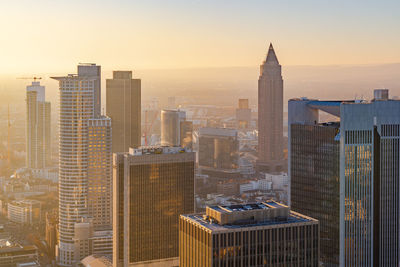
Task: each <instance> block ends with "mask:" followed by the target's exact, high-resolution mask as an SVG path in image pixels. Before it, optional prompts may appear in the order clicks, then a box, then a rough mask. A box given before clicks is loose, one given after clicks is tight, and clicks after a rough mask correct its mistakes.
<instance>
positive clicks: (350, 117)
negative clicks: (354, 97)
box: [340, 90, 400, 266]
mask: <svg viewBox="0 0 400 267" xmlns="http://www.w3.org/2000/svg"><path fill="white" fill-rule="evenodd" d="M374 95H375V99H374V100H372V101H370V102H360V103H353V104H350V103H346V104H342V105H341V109H340V113H341V126H340V138H341V139H340V142H341V149H340V194H341V196H342V197H341V199H340V229H341V231H340V233H341V235H340V266H398V264H399V262H400V258H399V247H400V238H399V236H400V231H399V223H398V222H399V220H400V218H399V214H400V210H399V180H400V179H399V178H400V177H399V151H400V148H399V144H400V115H399V114H400V101H396V100H391V99H389V98H388V91H387V90H376V91H375V94H374Z"/></svg>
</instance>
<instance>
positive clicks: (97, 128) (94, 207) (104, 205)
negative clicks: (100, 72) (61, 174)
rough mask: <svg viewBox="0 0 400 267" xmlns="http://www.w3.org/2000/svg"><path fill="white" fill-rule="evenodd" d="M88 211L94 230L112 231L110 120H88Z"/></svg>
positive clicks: (100, 118)
mask: <svg viewBox="0 0 400 267" xmlns="http://www.w3.org/2000/svg"><path fill="white" fill-rule="evenodd" d="M87 131H88V170H87V176H88V181H87V187H88V190H87V194H88V195H87V199H88V201H87V207H88V215H89V217H91V218H92V219H93V227H94V229H95V230H104V229H111V228H112V211H111V209H112V203H111V202H112V197H111V194H112V153H111V119H110V118H108V117H105V116H102V117H99V118H94V119H90V120H88V130H87Z"/></svg>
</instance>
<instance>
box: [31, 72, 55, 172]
mask: <svg viewBox="0 0 400 267" xmlns="http://www.w3.org/2000/svg"><path fill="white" fill-rule="evenodd" d="M50 125H51V105H50V102H46V95H45V87H44V86H41V85H40V82H37V81H36V80H35V81H34V82H32V85H29V86H27V87H26V167H27V168H31V169H44V168H46V167H49V166H50V165H51V126H50Z"/></svg>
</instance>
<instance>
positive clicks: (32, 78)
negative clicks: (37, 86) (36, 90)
mask: <svg viewBox="0 0 400 267" xmlns="http://www.w3.org/2000/svg"><path fill="white" fill-rule="evenodd" d="M17 79H23V80H33V81H35V82H36V80H41V79H42V77H36V76H35V77H18V78H17Z"/></svg>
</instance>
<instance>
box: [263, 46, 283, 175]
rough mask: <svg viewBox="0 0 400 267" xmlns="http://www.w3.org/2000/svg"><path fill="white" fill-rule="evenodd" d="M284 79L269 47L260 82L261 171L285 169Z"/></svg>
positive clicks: (274, 55) (276, 59)
mask: <svg viewBox="0 0 400 267" xmlns="http://www.w3.org/2000/svg"><path fill="white" fill-rule="evenodd" d="M283 160H284V158H283V79H282V70H281V65H280V64H279V61H278V58H277V57H276V54H275V51H274V48H273V47H272V44H270V46H269V49H268V54H267V58H266V59H265V61H264V62H263V64H262V65H261V67H260V77H259V79H258V164H257V165H258V169H259V170H261V171H280V170H282V169H283V164H284V162H283Z"/></svg>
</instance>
